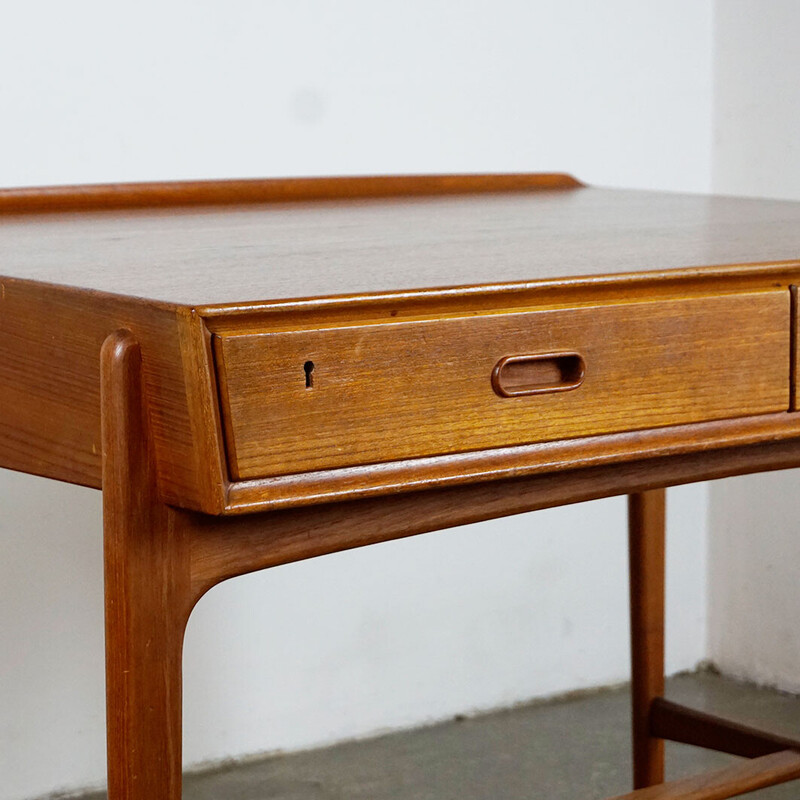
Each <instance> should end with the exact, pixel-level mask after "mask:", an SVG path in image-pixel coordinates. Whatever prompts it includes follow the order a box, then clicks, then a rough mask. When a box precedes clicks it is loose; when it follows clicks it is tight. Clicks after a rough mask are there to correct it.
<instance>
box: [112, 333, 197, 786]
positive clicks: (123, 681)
mask: <svg viewBox="0 0 800 800" xmlns="http://www.w3.org/2000/svg"><path fill="white" fill-rule="evenodd" d="M101 359H102V410H103V424H102V427H103V523H104V539H105V580H106V589H105V592H106V715H107V723H106V724H107V742H108V794H109V800H179V798H180V797H181V689H182V674H181V656H182V646H183V632H184V627H185V623H186V620H187V619H188V615H189V611H190V609H191V603H190V601H189V599H188V598H189V589H188V586H189V559H188V548H187V546H186V537H187V533H186V528H185V525H184V522H183V518H182V516H181V514H180V512H177V511H174V510H173V509H170V508H168V507H167V506H165V505H163V504H162V503H160V502H159V500H158V498H157V497H156V492H155V481H154V469H153V465H152V453H151V449H150V447H149V445H148V436H147V422H146V414H145V413H144V407H143V406H144V402H143V397H142V387H141V381H140V370H139V366H140V354H139V347H138V345H137V344H136V342H135V341H134V340H133V338H132V337H131V335H130V334H128V333H126V332H118V333H116V334H113V335H112V336H110V337H109V338H108V339H107V340H106V342H105V343H104V345H103V351H102V356H101Z"/></svg>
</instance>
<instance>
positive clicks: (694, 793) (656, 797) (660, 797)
mask: <svg viewBox="0 0 800 800" xmlns="http://www.w3.org/2000/svg"><path fill="white" fill-rule="evenodd" d="M797 778H800V753H795V752H793V751H788V750H787V751H783V752H781V753H773V754H772V755H768V756H762V757H761V758H755V759H753V760H752V761H746V762H744V763H741V764H734V765H733V766H730V767H726V768H725V769H721V770H717V771H716V772H708V773H706V774H704V775H695V776H694V777H692V778H682V779H681V780H677V781H669V782H668V783H662V784H659V785H658V786H650V787H648V788H647V789H639V790H638V791H635V792H630V793H629V794H623V795H619V796H617V797H613V798H610V800H727V798H729V797H738V796H739V795H741V794H746V793H747V792H754V791H755V790H756V789H765V788H766V787H767V786H775V785H777V784H779V783H786V782H787V781H792V780H796V779H797Z"/></svg>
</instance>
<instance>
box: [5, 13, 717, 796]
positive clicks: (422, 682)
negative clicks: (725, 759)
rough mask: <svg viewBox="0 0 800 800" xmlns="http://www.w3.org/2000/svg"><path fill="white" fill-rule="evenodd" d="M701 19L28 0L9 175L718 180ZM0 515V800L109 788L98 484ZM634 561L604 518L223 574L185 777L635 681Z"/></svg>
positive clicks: (484, 531)
mask: <svg viewBox="0 0 800 800" xmlns="http://www.w3.org/2000/svg"><path fill="white" fill-rule="evenodd" d="M711 10H712V9H711V0H708V2H697V0H681V1H680V2H671V3H664V2H660V1H658V2H656V0H653V1H652V2H642V0H607V1H606V2H604V3H596V2H593V1H592V0H583V2H576V1H575V0H571V1H567V2H560V3H549V2H548V3H545V2H541V3H531V2H523V0H516V1H515V2H498V1H497V0H494V1H493V2H462V3H459V4H453V3H452V2H451V1H450V0H438V1H432V0H425V1H424V2H421V1H419V0H417V1H415V2H405V3H400V4H392V5H387V4H384V3H371V2H366V0H359V2H352V1H351V2H339V3H335V4H333V3H323V2H321V1H320V2H294V3H291V4H289V3H278V2H264V0H258V1H256V0H252V1H251V2H243V0H237V1H232V0H228V1H227V2H225V3H222V2H216V3H212V2H208V1H206V2H197V0H195V2H191V3H190V2H188V0H182V1H181V2H172V3H164V2H163V0H162V2H159V3H158V4H156V3H154V2H142V3H138V4H135V5H129V6H122V5H120V4H109V3H101V2H99V0H98V1H97V2H89V1H88V0H77V2H72V3H69V4H63V3H56V2H54V1H53V2H45V3H41V2H40V3H36V2H31V3H25V4H22V3H20V4H16V5H15V6H14V9H13V12H11V13H7V14H6V16H5V18H4V21H3V24H2V25H1V26H0V75H2V76H3V78H2V80H0V113H1V114H2V119H3V124H2V125H0V153H2V154H3V156H0V185H6V186H8V185H22V184H42V183H64V182H86V181H108V180H146V179H167V178H190V177H213V176H225V177H231V176H259V175H287V174H332V173H359V172H407V171H442V172H446V171H459V170H463V171H483V170H553V169H563V170H568V171H572V172H574V173H575V174H577V175H578V176H580V177H581V178H583V179H584V180H587V181H590V182H594V183H600V184H609V185H629V186H641V187H656V188H668V189H687V190H691V191H700V190H707V189H708V187H709V182H710V170H711V160H710V143H711V113H710V108H711V79H712V64H711V35H712V15H711ZM1 271H2V262H1V261H0V272H1ZM706 496H707V495H706V490H705V488H704V487H702V486H698V487H689V488H686V489H680V490H677V491H675V492H673V493H672V494H671V498H672V502H671V509H670V514H671V515H670V542H669V559H670V563H671V565H672V566H673V569H672V570H671V573H670V580H669V613H670V619H671V621H672V623H673V624H671V626H670V630H669V651H670V658H669V668H670V669H671V670H678V669H683V668H688V667H692V666H694V665H695V664H696V663H697V662H698V661H699V660H701V659H702V658H704V657H705V637H706V631H705V613H704V610H705V597H706V594H705V592H706V581H705V579H706V560H705V559H706V523H705V517H706ZM0 506H1V507H2V508H3V514H2V516H0V573H1V575H0V608H2V612H0V641H2V643H3V646H2V649H0V776H2V778H1V779H0V800H12V799H13V800H17V799H18V798H24V797H31V796H35V795H38V794H42V793H45V792H48V791H51V790H53V789H55V788H57V787H78V786H84V785H89V784H96V783H100V782H102V778H103V769H104V767H103V758H104V754H103V698H102V680H103V679H102V669H103V668H102V660H103V655H102V585H101V584H102V579H101V556H100V542H101V533H100V498H99V495H98V494H97V493H95V492H92V491H90V490H85V489H80V488H75V487H67V486H58V485H55V484H51V483H48V482H46V481H42V480H39V479H36V478H32V477H29V476H21V475H15V474H11V473H0ZM625 558H626V543H625V522H624V501H623V500H621V499H614V500H608V501H602V502H598V503H593V504H586V505H581V506H575V507H572V508H566V509H560V510H554V511H548V512H539V513H537V514H534V515H526V516H521V517H517V518H514V519H511V520H503V521H496V522H492V523H487V524H484V525H480V526H471V527H469V528H464V529H460V530H456V531H449V532H443V533H438V534H430V535H427V536H423V537H417V538H415V539H412V540H407V541H403V542H397V543H392V544H386V545H382V546H380V547H377V548H369V549H365V550H362V551H357V552H352V553H345V554H340V555H336V556H331V557H328V558H325V559H321V560H318V561H311V562H307V563H302V564H296V565H291V566H288V567H282V568H280V569H276V570H273V571H269V572H266V573H260V574H256V575H252V576H248V577H245V578H240V579H238V580H236V581H232V582H230V583H228V584H224V585H222V586H220V587H218V588H217V589H215V590H214V591H212V592H211V593H210V594H209V595H208V596H207V597H206V598H205V599H204V600H203V601H202V602H201V604H200V605H199V606H198V608H197V609H196V612H195V614H194V615H193V617H192V620H191V621H190V625H189V630H188V634H187V643H186V654H185V664H186V691H185V701H186V713H185V717H186V724H185V728H186V747H185V755H186V761H187V763H188V764H195V763H198V762H202V761H206V760H210V759H212V760H213V759H220V758H224V757H227V756H237V755H242V754H245V753H252V752H258V751H263V750H271V749H277V748H284V749H288V748H298V747H305V746H309V745H312V744H316V743H321V742H330V741H334V740H337V739H341V738H345V737H352V736H359V735H365V734H367V733H369V732H372V731H376V730H383V729H387V728H396V727H399V726H409V725H415V724H419V723H422V722H426V721H430V720H433V719H437V718H442V717H446V716H448V715H450V714H454V713H457V712H464V711H470V710H474V709H483V708H492V707H496V706H500V705H508V704H511V703H514V702H517V701H520V700H525V699H529V698H532V697H536V696H541V695H546V694H550V693H554V692H561V691H564V690H569V689H574V688H578V687H586V686H595V685H602V684H607V683H611V682H615V681H620V680H624V679H625V678H626V676H627V674H628V648H627V619H626V614H627V611H626V596H627V595H626V593H627V584H626V563H625ZM678 563H680V564H681V565H683V568H682V569H681V571H680V573H679V572H678V569H677V568H675V567H676V566H677V564H678Z"/></svg>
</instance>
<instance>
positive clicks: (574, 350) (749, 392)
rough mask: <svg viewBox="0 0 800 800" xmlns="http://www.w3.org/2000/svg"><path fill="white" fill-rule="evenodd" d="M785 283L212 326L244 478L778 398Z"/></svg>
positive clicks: (706, 412) (607, 427)
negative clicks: (291, 324)
mask: <svg viewBox="0 0 800 800" xmlns="http://www.w3.org/2000/svg"><path fill="white" fill-rule="evenodd" d="M789 317H790V303H789V293H788V292H787V291H785V290H784V291H780V290H774V291H771V290H770V291H754V292H738V293H731V294H725V295H716V296H695V297H683V298H677V299H662V300H649V301H630V302H623V303H610V304H606V305H596V306H587V305H583V306H579V307H575V308H563V307H558V308H549V309H548V308H542V309H533V310H523V311H513V312H509V313H496V314H495V313H491V314H485V313H484V314H480V315H475V316H453V317H446V318H441V319H418V320H403V321H398V322H382V323H375V324H369V323H366V324H354V325H351V326H340V327H323V328H319V329H306V330H291V331H274V332H269V331H264V332H258V333H252V332H248V333H237V334H222V335H218V336H215V339H214V350H215V358H216V362H217V374H218V378H219V384H220V397H221V404H222V409H221V412H222V419H223V424H224V429H225V436H226V440H227V441H226V444H227V450H228V458H229V466H230V471H231V476H232V477H233V478H234V479H249V478H260V477H268V476H273V475H284V474H291V473H297V472H307V471H311V470H318V469H330V468H337V467H347V466H354V465H360V464H370V463H378V462H384V461H395V460H399V459H406V458H414V457H421V456H437V455H446V454H448V453H458V452H466V451H473V450H481V449H487V448H496V447H503V446H512V445H521V444H531V443H536V442H544V441H552V440H555V439H565V438H573V437H580V436H591V435H595V434H602V433H615V432H622V431H634V430H642V429H646V428H654V427H662V426H666V425H676V424H683V423H691V422H703V421H709V420H715V419H725V418H731V417H740V416H748V415H754V414H762V413H769V412H775V411H786V410H788V408H789V372H790V369H789V362H790V353H789V350H790V322H789Z"/></svg>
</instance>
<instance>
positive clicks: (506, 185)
mask: <svg viewBox="0 0 800 800" xmlns="http://www.w3.org/2000/svg"><path fill="white" fill-rule="evenodd" d="M581 186H583V184H582V183H581V182H580V181H579V180H577V179H576V178H573V177H572V176H571V175H566V174H563V173H557V172H554V173H530V174H505V175H483V174H481V175H478V174H476V175H387V176H383V175H381V176H354V177H331V178H267V179H255V180H210V181H170V182H166V183H109V184H89V185H85V186H36V187H21V188H16V189H0V213H8V214H20V213H41V212H45V211H97V210H103V209H122V208H163V207H169V206H206V205H242V204H248V203H292V202H302V201H308V200H347V199H367V198H380V197H402V196H408V197H413V196H424V195H448V194H486V193H489V192H529V191H544V190H555V189H577V188H579V187H581Z"/></svg>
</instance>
